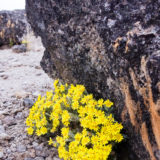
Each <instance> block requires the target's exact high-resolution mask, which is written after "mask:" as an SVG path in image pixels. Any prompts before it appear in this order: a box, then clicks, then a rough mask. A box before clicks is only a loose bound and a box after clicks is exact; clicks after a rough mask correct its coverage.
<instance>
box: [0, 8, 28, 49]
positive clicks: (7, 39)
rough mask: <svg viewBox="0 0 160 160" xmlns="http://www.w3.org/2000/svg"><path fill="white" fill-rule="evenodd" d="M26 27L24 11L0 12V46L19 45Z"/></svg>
mask: <svg viewBox="0 0 160 160" xmlns="http://www.w3.org/2000/svg"><path fill="white" fill-rule="evenodd" d="M28 27H29V25H28V23H27V20H26V14H25V11H24V10H16V11H0V46H2V45H10V46H12V45H14V44H20V43H21V41H22V37H23V36H24V35H25V34H26V33H27V28H28Z"/></svg>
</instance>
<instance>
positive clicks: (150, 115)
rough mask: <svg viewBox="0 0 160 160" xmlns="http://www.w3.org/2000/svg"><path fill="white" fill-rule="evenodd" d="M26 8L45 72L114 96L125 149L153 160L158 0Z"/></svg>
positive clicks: (158, 138)
mask: <svg viewBox="0 0 160 160" xmlns="http://www.w3.org/2000/svg"><path fill="white" fill-rule="evenodd" d="M26 11H27V17H28V20H29V22H30V24H31V26H32V28H33V30H34V31H35V33H36V34H37V35H39V36H41V38H42V41H43V44H44V46H45V48H46V51H45V52H44V56H43V59H42V62H41V65H42V67H43V69H44V70H45V71H46V72H47V73H48V74H49V76H50V77H52V78H60V79H62V80H64V81H65V82H70V83H81V84H84V85H85V86H86V87H87V90H88V91H89V92H92V93H94V94H95V95H96V96H97V97H100V96H101V97H104V98H109V99H111V100H112V101H114V102H115V106H116V115H117V117H116V118H117V119H118V120H120V121H122V122H123V125H124V128H125V130H126V134H127V135H128V137H129V140H128V141H129V145H130V147H131V149H132V150H133V151H134V152H135V153H136V155H137V156H138V157H139V159H140V160H159V159H160V97H159V96H160V94H159V93H160V1H159V0H139V1H137V0H128V1H127V0H122V1H120V0H63V1H62V0H45V1H43V0H27V1H26ZM34 11H36V12H34ZM134 159H138V158H134Z"/></svg>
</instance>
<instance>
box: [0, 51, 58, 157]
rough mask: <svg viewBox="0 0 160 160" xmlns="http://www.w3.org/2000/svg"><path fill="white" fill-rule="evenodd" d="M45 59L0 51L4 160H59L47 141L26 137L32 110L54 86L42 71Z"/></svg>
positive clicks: (0, 137) (1, 152)
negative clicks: (26, 124)
mask: <svg viewBox="0 0 160 160" xmlns="http://www.w3.org/2000/svg"><path fill="white" fill-rule="evenodd" d="M42 55H43V50H41V51H36V52H33V51H30V52H26V53H19V54H17V53H13V52H12V50H11V49H5V50H0V160H58V157H57V150H56V149H55V148H53V147H52V148H51V147H49V146H48V145H47V142H46V140H45V139H44V138H38V137H33V136H28V135H27V134H26V126H25V119H26V117H27V116H28V114H29V108H30V107H31V106H32V104H33V103H34V101H35V99H36V98H37V96H38V95H39V94H44V93H45V92H46V91H47V90H51V89H52V86H53V85H52V84H53V82H52V80H51V79H50V78H49V77H48V76H47V75H46V74H45V73H44V72H43V70H42V69H41V67H40V60H41V58H42Z"/></svg>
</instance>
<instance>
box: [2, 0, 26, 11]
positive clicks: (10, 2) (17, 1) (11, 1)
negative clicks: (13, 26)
mask: <svg viewBox="0 0 160 160" xmlns="http://www.w3.org/2000/svg"><path fill="white" fill-rule="evenodd" d="M24 8H25V0H0V10H14V9H24Z"/></svg>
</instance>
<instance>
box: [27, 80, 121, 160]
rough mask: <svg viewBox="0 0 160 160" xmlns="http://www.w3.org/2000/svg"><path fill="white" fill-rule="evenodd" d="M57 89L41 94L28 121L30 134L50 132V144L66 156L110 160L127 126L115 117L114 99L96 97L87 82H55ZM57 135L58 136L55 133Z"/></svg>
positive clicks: (66, 159) (67, 159)
mask: <svg viewBox="0 0 160 160" xmlns="http://www.w3.org/2000/svg"><path fill="white" fill-rule="evenodd" d="M54 88H55V90H54V93H53V91H48V92H47V93H46V96H44V97H41V96H40V95H39V97H38V99H37V101H36V102H35V104H34V105H33V106H32V108H31V109H30V114H29V116H28V117H27V120H26V125H27V126H28V128H27V132H28V134H29V135H33V134H36V135H37V136H42V135H49V141H48V144H49V145H53V146H54V147H58V153H59V157H60V158H62V159H64V160H106V159H108V157H109V155H110V153H111V151H112V148H113V147H114V145H115V144H116V143H119V142H121V141H122V140H123V136H122V134H121V133H120V131H121V130H122V128H123V126H122V125H121V124H120V123H118V122H117V121H115V119H114V117H113V115H112V113H111V112H110V111H111V108H112V107H111V106H112V105H113V102H111V101H110V100H108V99H107V100H105V101H104V100H103V99H99V100H96V99H94V98H93V95H92V94H88V93H87V91H86V89H85V87H84V86H83V85H73V84H71V85H68V84H64V85H63V84H61V83H60V82H59V80H55V82H54ZM53 135H54V136H55V138H54V137H53Z"/></svg>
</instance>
